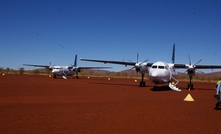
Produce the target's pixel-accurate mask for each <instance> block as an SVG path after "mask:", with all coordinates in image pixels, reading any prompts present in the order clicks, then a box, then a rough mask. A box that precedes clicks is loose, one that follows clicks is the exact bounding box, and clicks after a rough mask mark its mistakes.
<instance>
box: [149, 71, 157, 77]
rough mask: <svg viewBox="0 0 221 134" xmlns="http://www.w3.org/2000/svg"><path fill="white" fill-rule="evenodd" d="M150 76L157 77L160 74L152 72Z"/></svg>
mask: <svg viewBox="0 0 221 134" xmlns="http://www.w3.org/2000/svg"><path fill="white" fill-rule="evenodd" d="M150 76H151V77H157V76H158V73H157V72H156V71H152V72H150Z"/></svg>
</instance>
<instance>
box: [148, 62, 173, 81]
mask: <svg viewBox="0 0 221 134" xmlns="http://www.w3.org/2000/svg"><path fill="white" fill-rule="evenodd" d="M148 76H149V79H150V80H151V81H152V82H153V83H154V84H163V83H169V82H170V80H171V77H172V73H171V67H170V66H169V65H168V64H167V63H165V62H161V61H158V62H155V63H153V65H152V66H151V67H150V70H149V75H148Z"/></svg>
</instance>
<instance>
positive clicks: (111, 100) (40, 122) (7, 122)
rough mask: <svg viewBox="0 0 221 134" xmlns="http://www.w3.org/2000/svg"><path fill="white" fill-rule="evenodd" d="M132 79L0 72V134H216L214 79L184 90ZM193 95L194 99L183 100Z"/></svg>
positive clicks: (219, 118)
mask: <svg viewBox="0 0 221 134" xmlns="http://www.w3.org/2000/svg"><path fill="white" fill-rule="evenodd" d="M138 83H139V82H135V81H134V79H117V78H111V79H110V80H108V79H107V78H89V79H88V78H86V77H81V78H80V79H67V80H64V79H53V78H49V77H47V76H38V75H34V76H32V75H5V76H2V75H1V76H0V119H1V120H0V133H2V134H3V133H22V134H24V133H32V134H33V133H38V134H39V133H80V134H81V133H111V134H112V133H139V134H141V133H148V134H150V133H154V134H156V133H164V134H172V133H173V134H175V133H179V134H190V133H194V134H196V133H207V134H209V133H211V134H217V133H220V130H221V110H220V111H219V110H218V111H216V110H213V108H214V106H215V103H216V99H214V98H213V95H214V94H215V89H214V88H215V83H196V82H194V86H195V87H196V90H192V91H188V90H186V89H185V88H186V84H187V83H183V82H180V83H179V84H178V87H180V88H181V89H182V92H175V91H172V90H167V89H165V90H164V88H161V89H160V90H159V91H153V90H151V89H152V86H153V85H151V83H150V82H148V81H146V83H147V87H138ZM188 94H191V96H192V97H193V99H194V100H195V101H193V102H187V101H184V98H185V97H186V96H187V95H188Z"/></svg>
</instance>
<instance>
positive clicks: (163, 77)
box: [80, 44, 221, 91]
mask: <svg viewBox="0 0 221 134" xmlns="http://www.w3.org/2000/svg"><path fill="white" fill-rule="evenodd" d="M174 54H175V44H174V45H173V51H172V63H166V62H163V61H158V62H155V63H147V62H146V61H147V60H145V61H144V62H138V55H137V62H125V61H109V60H94V59H84V58H80V60H82V61H91V62H102V63H105V64H106V63H112V64H120V65H125V66H134V67H133V68H135V70H136V72H140V73H141V81H140V86H141V87H144V86H145V85H146V83H145V81H144V75H145V73H148V76H149V79H150V80H151V81H152V82H153V83H154V84H155V86H154V87H156V86H157V84H165V83H168V86H169V87H170V88H171V89H172V90H175V91H181V90H180V89H179V88H177V87H176V85H177V84H178V82H179V81H178V80H176V79H175V78H174V77H173V76H172V73H173V72H174V71H175V69H187V70H186V72H187V74H188V76H189V79H190V81H189V84H188V85H187V89H193V84H192V78H193V76H194V75H195V71H196V69H219V68H221V65H197V64H198V63H199V62H200V61H201V60H200V61H198V62H197V63H196V64H191V63H189V64H175V63H174V59H175V55H174ZM148 67H150V68H149V69H148ZM173 81H176V83H174V82H173ZM173 83H174V84H173Z"/></svg>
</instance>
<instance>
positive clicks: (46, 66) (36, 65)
mask: <svg viewBox="0 0 221 134" xmlns="http://www.w3.org/2000/svg"><path fill="white" fill-rule="evenodd" d="M23 65H24V66H33V67H46V68H49V67H50V66H48V65H35V64H23Z"/></svg>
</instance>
